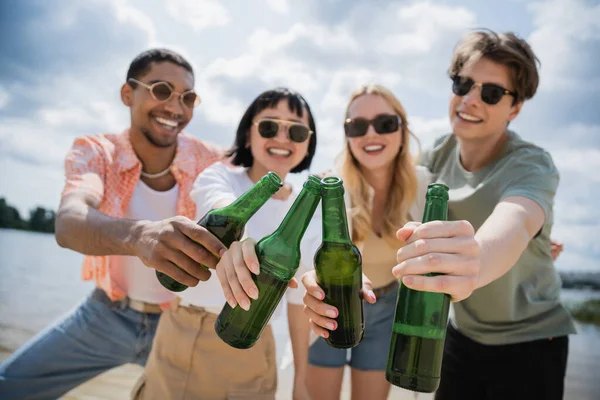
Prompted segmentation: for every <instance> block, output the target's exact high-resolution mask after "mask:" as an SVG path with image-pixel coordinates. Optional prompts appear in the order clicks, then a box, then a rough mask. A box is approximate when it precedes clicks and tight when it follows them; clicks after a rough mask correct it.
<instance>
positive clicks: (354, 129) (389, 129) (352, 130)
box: [344, 114, 402, 137]
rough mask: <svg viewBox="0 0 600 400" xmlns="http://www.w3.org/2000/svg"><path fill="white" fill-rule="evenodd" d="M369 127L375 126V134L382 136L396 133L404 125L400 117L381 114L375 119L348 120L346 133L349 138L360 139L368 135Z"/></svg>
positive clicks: (345, 123)
mask: <svg viewBox="0 0 600 400" xmlns="http://www.w3.org/2000/svg"><path fill="white" fill-rule="evenodd" d="M369 125H373V128H375V132H377V133H379V134H380V135H384V134H387V133H394V132H396V131H397V130H398V128H400V126H401V125H402V120H401V118H400V116H399V115H391V114H379V115H378V116H376V117H375V118H372V119H366V118H360V117H359V118H348V119H347V120H346V122H344V132H345V133H346V136H347V137H359V136H364V135H366V134H367V131H368V130H369Z"/></svg>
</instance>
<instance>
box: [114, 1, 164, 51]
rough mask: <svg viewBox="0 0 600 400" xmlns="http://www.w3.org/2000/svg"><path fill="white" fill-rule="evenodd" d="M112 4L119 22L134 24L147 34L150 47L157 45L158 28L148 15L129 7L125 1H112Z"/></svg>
mask: <svg viewBox="0 0 600 400" xmlns="http://www.w3.org/2000/svg"><path fill="white" fill-rule="evenodd" d="M110 4H111V5H112V7H113V9H114V10H115V16H116V18H117V21H119V22H120V23H122V24H132V25H133V26H135V27H137V28H138V29H140V30H141V31H143V32H145V33H146V35H147V37H148V46H152V45H155V44H156V42H157V39H156V37H157V36H156V27H155V25H154V22H152V19H151V18H150V17H148V15H146V14H145V13H144V12H142V11H141V10H139V9H137V8H135V7H133V6H131V5H129V4H128V3H127V2H126V1H125V0H112V1H110Z"/></svg>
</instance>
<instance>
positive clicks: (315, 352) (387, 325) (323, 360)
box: [308, 284, 398, 371]
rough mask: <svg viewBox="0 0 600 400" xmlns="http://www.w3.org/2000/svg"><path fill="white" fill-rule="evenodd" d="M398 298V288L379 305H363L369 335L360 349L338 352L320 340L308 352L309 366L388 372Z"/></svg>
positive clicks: (395, 287) (378, 301) (359, 346)
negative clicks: (347, 367) (345, 366)
mask: <svg viewBox="0 0 600 400" xmlns="http://www.w3.org/2000/svg"><path fill="white" fill-rule="evenodd" d="M397 295H398V285H397V284H396V285H394V289H393V290H390V291H389V292H387V293H385V294H384V295H383V296H381V297H378V298H377V302H376V303H375V304H369V303H367V302H366V301H365V302H363V310H364V318H365V332H364V336H363V339H362V341H361V342H360V343H359V344H358V346H356V347H353V348H351V349H347V350H346V349H336V348H334V347H331V346H329V345H328V344H327V343H325V340H324V339H323V338H321V337H320V338H319V339H317V341H316V342H315V343H314V344H313V345H312V346H311V347H310V349H309V351H308V362H309V364H311V365H314V366H316V367H326V368H338V367H343V366H344V365H346V364H348V365H350V367H352V368H355V369H357V370H363V371H382V370H385V368H386V366H387V359H388V352H389V348H390V340H391V339H392V325H393V323H394V312H395V310H396V297H397Z"/></svg>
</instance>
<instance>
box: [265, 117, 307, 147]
mask: <svg viewBox="0 0 600 400" xmlns="http://www.w3.org/2000/svg"><path fill="white" fill-rule="evenodd" d="M254 125H256V126H258V133H259V134H260V136H262V137H264V138H265V139H271V138H274V137H275V136H277V132H279V129H281V128H282V127H283V126H287V131H288V135H289V137H290V140H291V141H292V142H296V143H302V142H304V141H306V139H308V138H309V137H310V135H312V134H313V133H314V132H313V131H311V130H310V129H309V128H308V126H306V125H304V124H302V123H300V122H294V121H287V120H284V119H275V118H265V119H260V120H258V121H256V122H254Z"/></svg>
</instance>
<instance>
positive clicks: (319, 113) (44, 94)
mask: <svg viewBox="0 0 600 400" xmlns="http://www.w3.org/2000/svg"><path fill="white" fill-rule="evenodd" d="M491 4H492V3H488V2H480V1H476V0H462V1H438V2H435V1H382V0H368V1H359V0H303V1H301V2H300V1H291V0H252V1H248V0H228V1H225V0H223V1H217V0H151V1H147V0H86V1H75V0H71V1H67V0H53V1H51V2H50V1H44V0H37V1H36V0H2V1H0V34H1V35H0V37H1V38H2V39H0V54H1V55H2V61H1V62H0V196H4V197H6V198H7V200H8V201H9V202H10V203H12V204H14V205H16V206H17V207H18V208H19V210H20V211H21V213H22V215H25V216H26V215H28V210H29V209H30V208H32V207H34V206H36V205H42V206H45V207H48V208H56V207H57V205H58V202H59V195H60V191H61V189H62V185H63V173H62V163H63V157H64V155H65V153H66V151H67V150H68V148H69V146H70V144H71V143H72V141H73V139H74V138H75V137H76V136H78V135H82V134H92V133H100V132H119V131H121V130H123V129H124V128H126V127H127V126H128V115H127V109H126V108H124V106H123V105H122V104H121V103H120V100H119V88H120V85H121V84H122V82H123V81H124V77H125V74H126V71H127V67H128V65H129V63H130V62H131V60H132V59H133V57H135V56H136V55H137V54H138V53H139V52H141V51H143V50H145V49H147V48H149V47H154V46H164V47H169V48H171V49H174V50H176V51H179V52H180V53H182V54H183V55H184V56H185V57H187V58H188V59H189V60H190V61H191V62H192V64H193V66H194V68H195V70H196V75H197V76H196V89H197V91H198V92H199V93H200V95H201V97H202V99H203V103H202V105H201V106H200V107H199V108H198V109H196V113H195V116H194V120H193V121H192V123H191V124H190V125H189V127H188V132H189V133H190V134H192V135H195V136H197V137H199V138H201V139H205V140H209V141H212V142H214V143H217V144H221V145H223V146H227V145H229V144H230V143H231V142H232V141H233V135H234V130H235V127H236V125H237V122H238V120H239V118H240V116H241V114H242V113H243V111H244V109H245V107H246V106H247V105H248V104H249V102H250V101H251V100H252V99H253V98H254V97H255V96H256V95H257V94H259V93H260V92H261V91H263V90H266V89H269V88H272V87H274V86H279V85H284V86H289V87H291V88H293V89H295V90H298V91H300V92H301V93H302V94H303V95H304V96H305V97H306V98H307V100H308V101H309V103H310V104H311V107H312V108H313V110H314V111H315V115H316V119H317V127H318V132H319V149H318V151H317V157H316V161H315V162H314V163H313V169H314V170H316V171H320V170H323V169H325V168H328V167H329V166H330V165H331V162H332V160H333V156H334V155H335V154H336V153H337V152H338V151H339V149H340V148H341V145H342V140H343V134H342V120H343V110H344V107H345V103H346V101H347V99H348V96H349V94H350V92H351V91H352V90H353V89H354V88H356V87H357V86H358V85H360V84H362V83H365V82H378V83H381V84H384V85H386V86H388V87H390V88H391V89H392V90H393V91H394V92H395V93H396V95H397V96H398V97H399V98H400V99H401V101H402V102H403V103H404V105H405V107H406V109H407V112H408V115H409V121H410V124H411V125H412V129H413V131H414V132H415V133H416V134H417V135H418V136H419V138H420V139H421V141H422V144H423V146H425V147H427V146H428V145H430V144H431V143H432V141H433V139H434V138H435V137H437V136H438V135H441V134H444V133H446V132H448V130H449V124H448V118H447V102H448V98H449V93H450V81H449V79H448V78H447V76H446V73H445V71H446V69H447V67H448V62H449V59H450V55H451V52H452V47H453V46H454V44H455V43H456V42H457V40H459V39H460V37H461V36H462V35H464V34H465V33H466V32H468V30H469V29H472V28H477V27H487V28H491V29H493V30H497V31H507V30H512V31H514V32H516V33H518V34H519V35H520V36H522V37H524V38H526V39H527V40H529V41H530V43H531V44H532V46H533V48H534V51H535V52H536V53H537V55H538V57H539V58H540V60H541V63H542V68H541V85H540V88H539V91H538V94H537V96H536V97H535V98H534V99H533V100H532V101H530V102H529V103H527V104H526V105H525V107H524V108H523V111H522V113H521V115H520V116H519V118H518V119H517V120H516V121H515V123H514V124H513V125H512V126H514V129H515V130H516V131H518V132H519V133H520V134H521V135H522V136H523V137H525V138H526V139H528V140H531V141H534V142H536V143H537V144H539V145H541V146H543V147H545V148H546V149H548V150H549V151H550V152H551V154H552V156H553V158H554V161H555V163H556V165H557V166H558V168H559V170H560V172H561V183H560V187H559V192H558V195H557V198H556V204H555V214H556V218H555V228H554V235H553V236H554V237H555V238H556V239H558V240H561V241H563V242H564V243H565V253H563V256H561V258H560V260H559V262H558V266H559V267H560V268H561V269H589V268H600V261H598V260H599V259H600V241H598V237H599V235H600V223H599V222H598V221H600V200H599V199H600V112H599V110H600V107H599V104H600V94H599V93H600V67H599V65H600V2H599V1H598V0H551V1H530V2H528V1H522V0H508V1H503V2H495V3H494V5H491Z"/></svg>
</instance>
